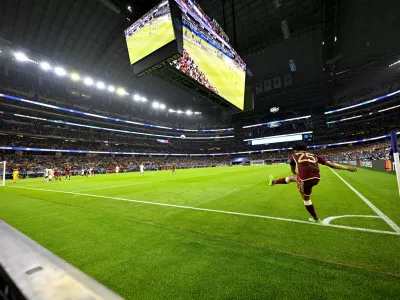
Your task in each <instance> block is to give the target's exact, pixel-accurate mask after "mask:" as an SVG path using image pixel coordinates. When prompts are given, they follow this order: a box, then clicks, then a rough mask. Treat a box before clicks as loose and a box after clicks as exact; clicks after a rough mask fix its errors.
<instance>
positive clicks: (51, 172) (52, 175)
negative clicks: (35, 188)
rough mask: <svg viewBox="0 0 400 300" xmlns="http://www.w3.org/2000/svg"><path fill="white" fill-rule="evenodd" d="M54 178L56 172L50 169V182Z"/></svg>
mask: <svg viewBox="0 0 400 300" xmlns="http://www.w3.org/2000/svg"><path fill="white" fill-rule="evenodd" d="M53 177H54V170H53V169H49V181H52V180H53Z"/></svg>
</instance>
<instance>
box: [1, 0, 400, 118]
mask: <svg viewBox="0 0 400 300" xmlns="http://www.w3.org/2000/svg"><path fill="white" fill-rule="evenodd" d="M157 2H159V1H157V0H154V1H150V0H138V1H136V0H135V1H133V0H131V1H128V0H97V1H96V0H82V1H73V0H52V1H49V0H38V1H24V0H14V1H1V2H0V11H2V13H3V14H2V18H0V38H2V39H5V40H7V41H10V42H11V43H13V44H14V45H15V46H17V47H21V48H24V49H28V50H30V51H32V52H34V53H36V54H40V55H43V56H45V57H48V58H49V59H51V60H54V61H57V62H59V63H61V64H64V65H66V66H70V67H72V68H77V69H79V70H83V71H85V72H86V73H89V74H92V76H93V77H96V76H97V77H98V78H101V79H103V80H110V81H112V82H119V83H120V84H121V85H123V86H126V87H127V88H129V89H134V88H137V89H138V90H140V91H142V92H143V93H146V92H147V93H150V94H156V95H158V96H159V97H160V98H162V99H163V100H164V101H165V102H167V103H171V104H173V105H175V106H177V105H179V104H182V103H186V104H188V103H190V105H191V107H192V109H194V110H200V111H204V112H205V111H206V109H213V106H212V105H210V104H207V103H204V101H200V100H199V99H196V98H195V97H193V95H191V94H189V93H187V92H185V91H182V90H179V89H177V88H176V87H174V86H172V85H170V84H169V83H167V82H164V81H163V80H161V79H159V78H157V77H156V76H153V75H148V76H145V77H144V78H137V77H135V76H134V74H133V71H132V68H131V66H130V64H129V58H128V52H127V47H126V45H125V39H124V33H123V30H124V29H125V28H127V27H128V26H129V25H130V24H132V23H133V22H134V21H135V20H137V19H138V18H140V16H142V15H143V14H144V13H146V12H147V11H148V10H149V9H150V8H151V7H152V6H154V5H155V4H157ZM198 2H199V4H200V5H201V6H202V8H203V10H204V11H205V12H206V13H207V14H208V15H209V16H210V17H211V18H215V19H216V21H217V22H218V23H219V24H220V26H221V27H222V28H224V30H225V32H226V33H227V35H228V36H229V38H230V41H231V44H233V46H234V47H235V48H236V49H237V51H238V53H239V54H240V55H241V56H242V57H243V58H244V60H245V62H246V63H247V65H248V67H249V69H250V71H251V73H252V74H253V75H254V76H253V77H249V78H248V80H247V83H248V84H249V85H251V86H252V88H253V91H255V86H256V84H257V83H259V82H264V81H265V80H269V79H273V78H275V77H277V76H280V77H281V78H282V79H283V78H284V77H283V76H284V75H285V74H288V73H289V74H291V80H292V84H290V85H288V86H285V85H284V84H283V83H282V86H281V87H280V88H277V89H275V88H272V89H271V90H269V91H266V92H265V91H263V92H262V93H260V94H256V97H255V101H256V103H255V106H256V108H257V107H258V108H263V107H264V105H268V106H272V104H271V103H273V102H274V101H275V102H280V101H282V99H291V98H293V97H294V95H296V96H297V97H298V96H299V95H303V94H304V95H305V97H307V98H308V99H311V100H310V101H314V100H315V99H314V98H313V97H310V95H313V94H315V93H318V94H320V93H321V92H325V94H324V97H326V98H327V99H328V98H329V97H331V96H332V93H335V92H336V89H339V90H340V89H341V88H342V87H343V89H348V87H349V86H350V85H352V84H353V83H354V82H357V83H359V82H363V84H365V85H370V84H371V82H370V81H369V80H367V79H368V78H371V76H372V77H373V78H374V79H375V80H378V81H379V80H381V81H382V80H384V79H385V80H388V78H390V77H393V76H392V74H389V73H388V74H386V73H384V72H383V70H384V69H385V68H387V67H388V66H389V65H390V64H392V63H394V62H395V61H396V59H397V60H398V58H399V57H398V54H399V53H400V51H399V49H400V40H399V39H396V38H395V36H396V35H395V33H396V32H397V31H398V29H399V27H400V19H399V18H398V16H397V15H396V12H398V11H399V7H400V2H399V1H384V2H382V1H374V2H371V1H364V0H342V1H338V0H323V1H319V0H304V1H295V0H268V1H264V0H251V1H250V0H198ZM128 6H129V8H130V9H128ZM290 59H293V60H294V62H295V64H296V71H295V72H290V67H289V60H290ZM399 66H400V64H399V65H395V66H394V68H397V67H399ZM249 73H250V72H249ZM367 81H368V82H367ZM318 97H319V98H321V96H320V95H319V96H318ZM294 102H295V101H294Z"/></svg>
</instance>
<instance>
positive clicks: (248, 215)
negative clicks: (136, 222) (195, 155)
mask: <svg viewBox="0 0 400 300" xmlns="http://www.w3.org/2000/svg"><path fill="white" fill-rule="evenodd" d="M8 187H10V188H18V189H26V190H35V191H44V192H54V193H61V194H69V195H78V196H86V197H93V198H101V199H111V200H118V201H127V202H135V203H143V204H150V205H158V206H167V207H174V208H182V209H190V210H198V211H206V212H213V213H221V214H227V215H236V216H245V217H253V218H261V219H270V220H278V221H286V222H293V223H301V224H307V225H314V226H326V227H335V228H344V229H350V230H357V231H365V232H374V233H381V234H391V235H400V233H399V232H393V231H385V230H375V229H368V228H359V227H351V226H341V225H331V224H326V225H325V224H324V225H321V224H317V223H311V222H308V221H303V220H296V219H289V218H279V217H272V216H263V215H256V214H248V213H241V212H233V211H225V210H218V209H209V208H201V207H193V206H184V205H175V204H168V203H160V202H150V201H142V200H134V199H126V198H117V197H109V196H101V195H92V194H84V193H75V192H65V191H56V190H45V189H36V188H28V187H20V186H8Z"/></svg>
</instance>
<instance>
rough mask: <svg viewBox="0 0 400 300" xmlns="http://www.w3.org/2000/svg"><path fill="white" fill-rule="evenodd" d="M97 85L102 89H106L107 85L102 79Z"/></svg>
mask: <svg viewBox="0 0 400 300" xmlns="http://www.w3.org/2000/svg"><path fill="white" fill-rule="evenodd" d="M96 86H97V88H98V89H100V90H102V89H104V88H105V87H106V85H105V84H104V82H102V81H99V82H98V83H97V84H96Z"/></svg>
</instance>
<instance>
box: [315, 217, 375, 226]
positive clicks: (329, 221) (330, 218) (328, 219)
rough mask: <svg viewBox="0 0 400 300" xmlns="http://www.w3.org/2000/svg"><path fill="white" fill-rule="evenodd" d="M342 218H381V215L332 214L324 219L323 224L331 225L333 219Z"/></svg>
mask: <svg viewBox="0 0 400 300" xmlns="http://www.w3.org/2000/svg"><path fill="white" fill-rule="evenodd" d="M340 218H379V219H380V218H381V217H380V216H370V215H342V216H332V217H328V218H325V219H323V220H322V224H324V225H329V224H330V223H331V222H332V221H333V220H336V219H340Z"/></svg>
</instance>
